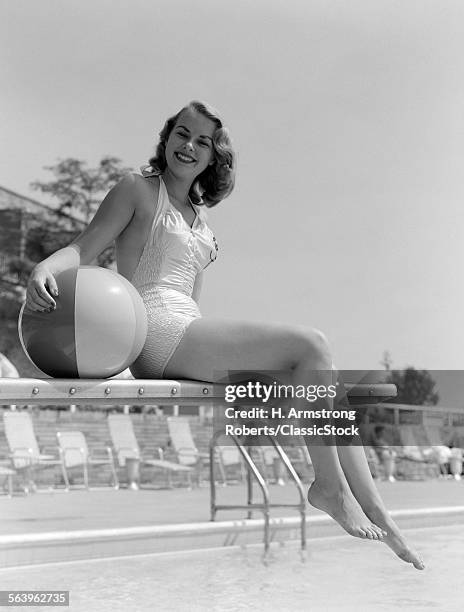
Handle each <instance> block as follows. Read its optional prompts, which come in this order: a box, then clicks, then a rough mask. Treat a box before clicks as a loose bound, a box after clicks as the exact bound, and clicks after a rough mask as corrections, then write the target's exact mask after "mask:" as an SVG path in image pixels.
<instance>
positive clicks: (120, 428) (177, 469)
mask: <svg viewBox="0 0 464 612" xmlns="http://www.w3.org/2000/svg"><path fill="white" fill-rule="evenodd" d="M108 427H109V430H110V435H111V441H112V443H113V447H114V449H115V452H116V457H117V461H118V464H119V466H120V467H126V468H127V469H129V465H130V464H129V461H127V462H126V460H131V459H132V460H134V459H135V460H136V461H137V463H140V465H141V466H144V467H151V468H156V469H159V470H162V471H163V472H164V473H165V474H166V478H167V484H168V486H169V487H171V486H172V474H173V473H174V474H185V475H186V477H187V481H188V485H189V486H191V485H192V482H191V473H192V472H193V469H192V468H191V467H189V466H186V465H181V464H179V463H174V462H173V461H165V460H164V459H163V453H162V451H161V449H160V450H159V458H156V457H152V456H149V455H147V454H145V453H142V452H141V451H140V447H139V444H138V442H137V438H136V437H135V433H134V428H133V425H132V421H131V418H130V416H129V415H128V414H110V415H109V416H108ZM126 463H127V465H126ZM129 480H130V478H129ZM129 484H130V485H131V486H132V488H137V484H136V482H135V481H133V482H132V483H129Z"/></svg>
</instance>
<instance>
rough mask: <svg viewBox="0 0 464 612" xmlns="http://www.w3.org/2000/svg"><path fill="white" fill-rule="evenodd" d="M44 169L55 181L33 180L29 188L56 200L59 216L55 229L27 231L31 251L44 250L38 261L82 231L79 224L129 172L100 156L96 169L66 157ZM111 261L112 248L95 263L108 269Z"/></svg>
mask: <svg viewBox="0 0 464 612" xmlns="http://www.w3.org/2000/svg"><path fill="white" fill-rule="evenodd" d="M45 169H46V170H49V171H50V172H52V174H53V175H54V179H52V180H50V181H48V182H40V181H35V182H33V183H31V187H32V188H33V189H36V190H40V191H41V192H42V193H45V194H47V195H49V196H52V197H53V198H55V200H56V201H57V203H58V211H59V213H61V216H60V215H57V218H56V219H55V227H53V228H51V227H50V226H47V225H45V224H44V225H42V226H41V227H39V228H35V229H34V230H32V231H31V232H30V236H29V245H30V248H31V249H32V250H33V251H34V250H35V251H36V252H37V251H41V250H42V251H43V252H42V254H41V255H42V256H41V257H39V258H38V260H40V259H43V258H44V257H47V256H48V255H50V254H51V253H53V252H54V251H56V250H57V249H59V248H61V247H63V246H65V245H66V244H69V242H71V240H72V238H73V237H74V236H75V235H76V234H78V233H79V232H80V231H81V229H82V227H81V224H82V221H83V222H84V223H85V224H88V223H89V222H90V220H91V219H92V217H93V215H94V214H95V212H96V210H97V208H98V206H99V205H100V203H101V201H102V200H103V198H104V197H105V195H106V194H107V192H108V191H109V190H110V189H111V188H112V187H114V185H116V183H118V182H119V181H120V180H121V179H122V178H123V177H124V176H125V175H126V174H127V173H128V172H130V171H131V169H130V168H126V167H124V166H123V165H122V163H121V160H120V159H118V158H117V157H111V156H105V157H103V158H102V159H101V160H100V162H99V164H98V166H97V167H95V168H89V167H88V165H87V163H86V162H85V161H82V160H80V159H75V158H73V157H67V158H66V159H62V160H60V161H59V162H58V163H57V164H55V165H54V166H46V167H45ZM32 259H34V257H32ZM113 262H114V247H113V245H111V246H110V247H108V248H107V249H106V250H105V251H104V252H103V253H102V254H101V255H100V256H99V257H98V264H99V265H100V266H104V267H109V266H110V265H111V264H112V263H113Z"/></svg>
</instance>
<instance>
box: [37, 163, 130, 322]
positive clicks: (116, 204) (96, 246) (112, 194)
mask: <svg viewBox="0 0 464 612" xmlns="http://www.w3.org/2000/svg"><path fill="white" fill-rule="evenodd" d="M137 180H138V178H137V177H136V175H133V174H131V175H128V176H126V177H124V178H123V179H122V180H121V181H120V182H119V183H118V184H117V185H116V186H115V187H113V188H112V189H111V190H110V191H109V193H108V194H107V196H106V197H105V199H104V200H103V202H102V203H101V204H100V207H99V208H98V210H97V212H96V213H95V216H94V217H93V219H92V221H91V222H90V223H89V225H88V226H87V227H86V228H85V230H84V231H83V232H82V233H81V234H80V235H79V236H78V237H77V238H75V239H74V240H73V241H72V243H71V244H70V245H69V246H67V247H64V248H62V249H59V250H58V251H56V253H53V255H50V257H47V259H44V260H43V261H41V262H40V263H38V264H37V265H36V266H35V268H34V269H33V270H32V273H31V276H30V278H29V282H28V285H27V292H26V307H27V308H28V309H30V310H35V311H45V310H53V309H54V308H56V302H55V300H54V298H53V296H55V297H56V296H57V295H58V287H57V285H56V281H55V275H56V274H58V273H59V272H62V271H63V270H66V269H68V268H72V267H78V266H79V265H86V264H90V263H91V262H92V261H93V260H94V259H95V258H96V257H98V255H100V253H102V252H103V251H104V250H105V249H106V247H107V246H108V245H109V244H111V243H112V242H113V240H115V239H116V238H117V237H118V236H119V234H121V232H122V231H123V230H124V228H125V227H126V226H127V225H128V223H129V222H130V220H131V219H132V217H133V215H134V212H135V204H136V198H137V190H136V183H137Z"/></svg>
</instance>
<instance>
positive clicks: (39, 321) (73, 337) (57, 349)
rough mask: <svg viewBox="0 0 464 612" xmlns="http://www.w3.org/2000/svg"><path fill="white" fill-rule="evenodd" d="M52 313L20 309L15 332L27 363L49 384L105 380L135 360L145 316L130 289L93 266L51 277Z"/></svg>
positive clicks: (111, 273)
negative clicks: (53, 281)
mask: <svg viewBox="0 0 464 612" xmlns="http://www.w3.org/2000/svg"><path fill="white" fill-rule="evenodd" d="M55 279H56V283H57V285H58V297H56V298H54V299H55V301H56V309H55V310H54V311H52V312H32V311H30V310H29V309H26V308H25V304H24V305H23V307H22V308H21V311H20V314H19V322H18V331H19V337H20V340H21V344H22V347H23V349H24V351H25V353H26V355H27V356H28V357H29V359H30V360H31V361H32V363H33V364H34V365H35V366H37V367H38V368H39V370H41V371H42V372H44V373H45V374H48V375H49V376H52V377H54V378H108V377H109V376H114V375H115V374H118V373H119V372H122V371H123V370H125V369H126V368H128V367H129V366H130V365H131V364H132V363H133V362H134V361H135V360H136V359H137V357H138V356H139V353H140V351H141V350H142V348H143V345H144V343H145V338H146V335H147V313H146V310H145V306H144V303H143V301H142V298H141V297H140V295H139V293H138V292H137V290H136V289H135V287H134V286H133V285H132V284H131V283H130V282H129V281H128V280H127V279H125V278H124V277H123V276H121V275H120V274H118V273H117V272H114V271H113V270H108V269H106V268H100V267H97V266H81V267H79V268H71V269H68V270H65V271H63V272H60V273H59V274H56V275H55Z"/></svg>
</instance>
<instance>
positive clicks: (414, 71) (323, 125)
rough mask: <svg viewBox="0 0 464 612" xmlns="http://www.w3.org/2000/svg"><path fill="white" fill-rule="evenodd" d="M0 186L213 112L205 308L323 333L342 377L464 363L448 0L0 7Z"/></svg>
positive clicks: (455, 78)
mask: <svg viewBox="0 0 464 612" xmlns="http://www.w3.org/2000/svg"><path fill="white" fill-rule="evenodd" d="M0 50H1V53H0V79H1V81H0V82H1V84H2V96H1V100H0V139H1V143H2V146H1V148H0V185H2V186H4V187H7V188H9V189H12V190H15V191H18V192H19V193H21V194H23V195H28V196H30V197H34V198H36V199H39V200H41V201H44V202H45V203H47V201H46V199H44V197H42V196H41V194H40V193H38V192H34V191H31V189H30V187H29V185H30V183H31V182H32V181H34V180H45V179H47V177H48V174H47V172H46V171H45V170H44V169H43V168H44V166H47V165H50V164H53V163H55V162H56V161H57V160H58V159H59V158H65V157H69V156H72V157H78V158H80V159H84V160H86V161H88V162H89V163H90V164H94V163H97V162H98V160H99V159H100V158H101V157H102V156H103V155H105V154H111V155H115V156H117V157H119V158H120V159H121V160H122V162H123V163H124V165H127V166H129V167H132V168H134V169H138V167H139V166H140V165H141V164H143V163H144V162H145V161H146V160H147V158H148V157H149V156H150V155H151V154H152V152H153V150H154V147H155V145H156V142H157V134H158V132H159V130H160V129H161V127H162V126H163V124H164V121H165V120H166V118H167V117H168V116H171V115H172V114H174V113H175V112H177V111H178V110H179V109H180V108H181V107H182V106H184V104H185V103H186V102H188V101H189V100H192V99H203V100H206V101H208V102H209V103H211V104H212V105H213V106H215V107H216V108H218V109H219V110H220V112H221V114H222V116H223V117H224V122H225V123H226V125H227V126H228V127H229V129H230V133H231V136H232V138H233V141H234V146H235V148H236V150H237V154H238V170H237V181H236V188H235V190H234V192H233V194H232V195H231V196H230V197H229V198H228V199H226V200H224V201H223V202H222V203H220V204H219V205H218V206H217V207H215V208H214V209H212V210H210V211H209V224H210V226H211V227H212V229H213V230H214V232H215V235H216V237H217V240H218V243H219V249H220V252H219V258H218V260H217V262H216V263H215V264H214V265H212V266H210V267H209V268H208V272H207V274H206V278H205V283H204V289H203V295H202V299H201V309H202V312H203V316H223V317H227V318H229V319H233V318H235V319H250V320H255V321H259V320H264V321H275V322H277V323H279V322H280V323H294V324H298V325H307V326H309V327H316V328H318V329H321V330H322V331H323V332H324V333H325V334H326V336H327V337H328V339H329V341H330V344H331V347H332V350H333V354H334V360H335V363H336V364H337V366H338V367H339V368H341V369H352V370H355V369H376V368H377V369H380V368H381V365H380V361H381V359H382V354H383V352H384V351H385V350H388V351H389V353H390V355H391V358H392V360H393V367H395V368H401V367H404V366H406V365H413V366H415V367H417V368H427V369H432V370H449V369H456V370H459V369H464V357H463V353H462V347H463V346H464V326H463V324H462V318H463V312H464V309H463V298H464V283H463V281H462V272H461V265H462V261H463V255H464V252H463V251H464V242H463V240H462V228H463V222H464V211H463V196H464V182H463V180H462V170H461V166H462V164H463V161H464V159H463V150H464V148H463V135H464V113H463V111H462V109H463V108H464V79H463V78H462V77H463V74H464V4H463V3H462V2H460V1H459V0H447V1H446V2H436V0H418V1H416V0H408V2H404V0H403V1H401V0H398V1H397V0H350V2H346V1H344V0H342V1H334V0H312V1H311V2H307V1H306V0H302V1H300V0H286V1H285V2H283V1H282V0H265V1H264V0H254V1H253V2H249V1H248V0H245V1H243V0H234V2H225V1H222V0H196V1H195V2H192V1H191V0H176V1H173V0H156V1H155V2H154V1H152V0H151V1H150V2H148V1H145V0H119V1H116V0H92V1H90V0H84V1H83V0H79V2H77V1H74V0H67V1H66V2H62V1H61V0H41V1H40V2H36V1H34V0H17V1H15V2H13V1H12V0H10V1H8V0H0Z"/></svg>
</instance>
